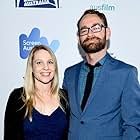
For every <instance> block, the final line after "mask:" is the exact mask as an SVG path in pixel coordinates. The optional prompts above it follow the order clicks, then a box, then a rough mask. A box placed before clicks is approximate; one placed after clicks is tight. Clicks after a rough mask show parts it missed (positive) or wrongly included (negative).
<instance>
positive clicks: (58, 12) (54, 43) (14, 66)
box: [0, 0, 140, 140]
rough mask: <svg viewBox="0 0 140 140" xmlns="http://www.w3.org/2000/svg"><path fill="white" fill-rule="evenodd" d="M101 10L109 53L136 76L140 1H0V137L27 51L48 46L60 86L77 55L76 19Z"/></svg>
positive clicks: (139, 53)
mask: <svg viewBox="0 0 140 140" xmlns="http://www.w3.org/2000/svg"><path fill="white" fill-rule="evenodd" d="M89 8H91V9H97V10H99V11H101V12H104V13H105V14H106V16H107V19H108V24H109V27H110V28H111V38H110V46H109V49H108V52H109V53H110V54H111V55H112V56H113V57H115V58H117V59H120V60H122V61H124V62H126V63H129V64H131V65H134V66H135V67H137V69H138V73H139V74H138V77H139V80H140V45H139V44H140V43H139V41H140V14H139V13H140V1H138V0H133V1H131V0H130V1H128V0H123V1H122V0H86V1H81V0H70V1H69V0H67V1H66V0H15V1H14V0H12V1H9V0H4V1H1V4H0V46H1V47H0V48H1V53H0V61H1V62H0V66H1V67H0V77H1V80H0V114H1V115H0V127H1V129H0V139H1V140H2V139H3V121H4V112H5V107H6V103H7V100H8V97H9V94H10V92H11V91H12V90H13V89H14V88H17V87H20V86H22V84H23V76H24V72H25V66H26V61H27V57H28V53H29V52H30V50H31V48H32V47H33V46H34V45H36V44H45V45H48V46H49V47H50V48H51V49H52V50H53V51H54V52H55V55H56V57H57V60H58V65H59V75H60V86H61V84H62V81H63V74H64V70H65V69H66V68H67V67H68V66H71V65H73V64H75V63H77V62H79V61H81V60H82V58H81V56H80V53H79V50H78V44H77V36H76V33H77V25H76V24H77V21H78V19H79V18H80V16H81V15H82V14H83V12H84V11H85V10H86V9H89Z"/></svg>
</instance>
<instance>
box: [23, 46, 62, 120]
mask: <svg viewBox="0 0 140 140" xmlns="http://www.w3.org/2000/svg"><path fill="white" fill-rule="evenodd" d="M39 50H46V51H47V52H49V54H50V55H51V57H52V59H53V61H54V66H55V74H54V79H53V80H52V84H51V93H52V94H55V95H56V94H58V96H61V94H59V93H60V90H59V77H58V66H57V60H56V57H55V55H54V53H53V52H52V50H51V49H50V48H49V47H47V46H45V45H36V46H34V47H33V48H32V50H31V51H30V53H29V56H28V60H27V67H26V72H25V76H24V86H23V96H22V100H23V102H24V106H26V113H25V117H26V116H28V117H29V120H30V121H32V109H33V98H34V95H35V81H34V76H33V60H34V54H35V52H37V51H39Z"/></svg>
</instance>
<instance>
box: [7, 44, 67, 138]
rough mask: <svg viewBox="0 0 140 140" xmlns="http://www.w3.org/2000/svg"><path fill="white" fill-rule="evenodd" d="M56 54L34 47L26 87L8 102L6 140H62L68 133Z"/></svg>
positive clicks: (65, 102)
mask: <svg viewBox="0 0 140 140" xmlns="http://www.w3.org/2000/svg"><path fill="white" fill-rule="evenodd" d="M58 81H59V79H58V67H57V61H56V57H55V55H54V54H53V52H52V51H51V50H50V49H49V48H48V47H46V46H44V45H37V46H35V47H34V48H33V49H32V50H31V52H30V54H29V57H28V61H27V68H26V73H25V77H24V86H23V87H21V88H18V89H14V90H13V92H12V93H11V94H10V97H9V100H8V102H7V107H6V111H5V120H4V140H63V139H66V137H64V136H66V133H67V132H66V131H67V124H68V122H67V115H66V114H67V100H66V97H65V96H64V92H63V91H62V90H60V88H59V84H58Z"/></svg>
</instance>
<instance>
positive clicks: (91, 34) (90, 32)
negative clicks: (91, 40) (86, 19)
mask: <svg viewBox="0 0 140 140" xmlns="http://www.w3.org/2000/svg"><path fill="white" fill-rule="evenodd" d="M87 35H88V36H95V34H94V32H93V31H92V30H91V29H90V28H89V29H88V34H87Z"/></svg>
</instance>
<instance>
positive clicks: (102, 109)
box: [63, 10, 140, 140]
mask: <svg viewBox="0 0 140 140" xmlns="http://www.w3.org/2000/svg"><path fill="white" fill-rule="evenodd" d="M77 26H78V41H79V45H80V46H81V47H82V49H83V50H84V51H85V57H86V60H84V61H82V62H80V63H78V64H76V65H74V66H71V67H69V68H67V69H66V71H65V74H64V81H63V88H64V89H65V90H66V91H67V92H68V97H69V103H70V126H69V136H68V138H69V140H140V85H139V82H138V78H137V69H136V68H135V67H134V66H131V65H129V64H126V63H124V62H121V61H119V60H116V59H114V58H112V57H111V56H110V55H109V54H108V52H107V49H108V40H109V38H110V32H111V31H110V28H109V27H108V24H107V20H106V17H105V15H104V14H103V13H100V12H99V11H96V10H87V11H85V12H84V14H83V15H82V17H81V18H80V19H79V21H78V24H77ZM97 63H98V66H96V67H95V68H93V69H92V73H94V76H91V77H92V78H93V80H92V81H91V77H90V78H89V80H90V82H89V81H88V80H87V75H88V73H89V67H88V65H89V64H90V65H92V67H94V65H95V64H97ZM87 81H88V82H87ZM86 83H88V85H89V83H92V85H90V86H91V87H90V86H89V87H88V88H87V84H86ZM85 88H86V91H84V90H85ZM88 92H90V94H89V95H88Z"/></svg>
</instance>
